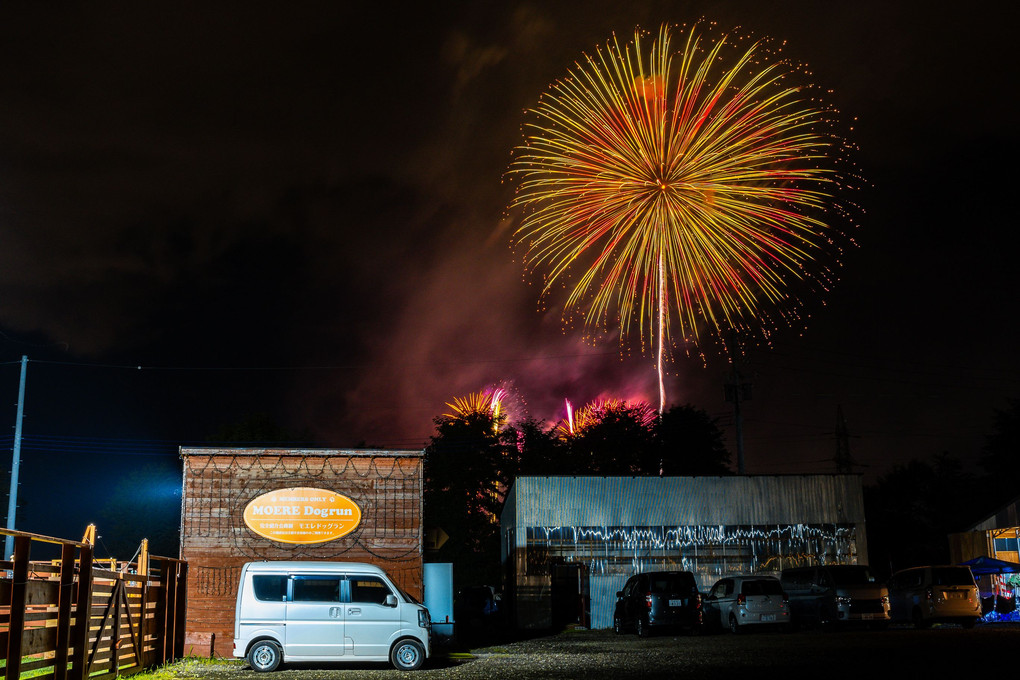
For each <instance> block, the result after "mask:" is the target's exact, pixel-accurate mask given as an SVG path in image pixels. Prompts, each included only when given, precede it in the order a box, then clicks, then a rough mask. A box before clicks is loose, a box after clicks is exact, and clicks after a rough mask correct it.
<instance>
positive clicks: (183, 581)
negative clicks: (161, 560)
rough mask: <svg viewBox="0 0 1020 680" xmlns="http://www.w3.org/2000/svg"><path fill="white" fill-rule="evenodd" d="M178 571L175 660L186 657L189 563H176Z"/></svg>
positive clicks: (175, 581)
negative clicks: (185, 634)
mask: <svg viewBox="0 0 1020 680" xmlns="http://www.w3.org/2000/svg"><path fill="white" fill-rule="evenodd" d="M175 564H176V565H177V569H176V570H175V573H176V575H177V578H176V579H174V590H176V591H177V595H176V597H175V598H174V600H175V604H176V607H175V611H174V647H173V650H174V656H173V658H174V659H180V658H183V657H184V626H185V621H186V619H187V615H188V563H187V562H180V561H178V562H175Z"/></svg>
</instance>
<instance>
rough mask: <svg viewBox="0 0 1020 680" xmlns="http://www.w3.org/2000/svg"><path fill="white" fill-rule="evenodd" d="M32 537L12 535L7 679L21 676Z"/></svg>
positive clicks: (15, 679) (16, 678)
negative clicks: (12, 563) (12, 566)
mask: <svg viewBox="0 0 1020 680" xmlns="http://www.w3.org/2000/svg"><path fill="white" fill-rule="evenodd" d="M31 549H32V539H31V538H29V537H28V536H15V537H14V554H13V555H12V557H13V558H14V571H13V578H11V616H10V624H9V626H8V629H7V667H6V668H5V669H4V676H5V677H6V678H7V680H18V678H19V677H20V676H21V638H22V636H23V635H24V633H25V595H26V593H27V590H28V553H29V551H30V550H31Z"/></svg>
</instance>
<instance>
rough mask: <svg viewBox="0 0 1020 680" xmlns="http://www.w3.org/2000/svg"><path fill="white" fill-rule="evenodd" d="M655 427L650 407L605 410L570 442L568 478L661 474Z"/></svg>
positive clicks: (616, 406)
mask: <svg viewBox="0 0 1020 680" xmlns="http://www.w3.org/2000/svg"><path fill="white" fill-rule="evenodd" d="M654 427H655V419H654V414H652V413H651V412H650V411H649V408H648V406H647V405H646V404H640V405H630V404H626V403H619V404H613V405H611V406H608V407H605V408H604V409H602V410H601V412H599V413H597V414H596V415H594V416H592V417H590V418H589V420H588V422H586V423H584V424H583V425H582V426H580V427H579V428H578V429H577V431H576V432H575V434H574V435H573V436H570V437H568V438H567V449H568V452H569V453H568V455H567V457H566V463H567V466H568V469H567V470H566V471H565V474H572V475H639V474H646V475H650V474H657V472H658V468H657V465H658V460H657V459H658V456H657V447H656V445H655V434H654Z"/></svg>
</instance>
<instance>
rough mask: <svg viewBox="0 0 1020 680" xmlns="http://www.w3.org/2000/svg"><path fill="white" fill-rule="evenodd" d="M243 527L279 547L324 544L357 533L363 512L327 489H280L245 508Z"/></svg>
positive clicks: (345, 497)
mask: <svg viewBox="0 0 1020 680" xmlns="http://www.w3.org/2000/svg"><path fill="white" fill-rule="evenodd" d="M244 523H245V524H246V525H248V528H249V529H251V530H252V531H254V532H255V533H256V534H258V535H259V536H262V537H263V538H268V539H269V540H271V541H277V542H279V543H300V544H306V543H325V542H326V541H332V540H335V539H337V538H340V537H342V536H346V535H347V534H349V533H351V532H352V531H354V530H355V529H356V528H357V527H358V524H360V523H361V508H360V507H358V504H357V503H355V502H354V501H352V500H351V499H350V498H348V497H347V496H344V495H343V494H339V493H336V492H335V491H330V490H328V489H313V488H310V487H297V488H292V489H277V490H276V491H270V492H269V493H265V494H262V495H261V496H259V497H258V498H255V499H254V500H252V501H251V502H250V503H248V505H247V506H245V508H244Z"/></svg>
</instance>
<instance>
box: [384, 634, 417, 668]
mask: <svg viewBox="0 0 1020 680" xmlns="http://www.w3.org/2000/svg"><path fill="white" fill-rule="evenodd" d="M424 662H425V648H424V647H422V646H421V643H420V642H418V641H417V640H401V641H400V642H398V643H397V644H395V645H393V649H391V650H390V663H391V664H393V667H394V668H396V669H397V670H401V671H416V670H418V669H419V668H421V665H422V664H423V663H424Z"/></svg>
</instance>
